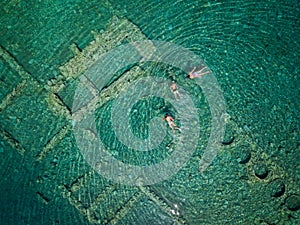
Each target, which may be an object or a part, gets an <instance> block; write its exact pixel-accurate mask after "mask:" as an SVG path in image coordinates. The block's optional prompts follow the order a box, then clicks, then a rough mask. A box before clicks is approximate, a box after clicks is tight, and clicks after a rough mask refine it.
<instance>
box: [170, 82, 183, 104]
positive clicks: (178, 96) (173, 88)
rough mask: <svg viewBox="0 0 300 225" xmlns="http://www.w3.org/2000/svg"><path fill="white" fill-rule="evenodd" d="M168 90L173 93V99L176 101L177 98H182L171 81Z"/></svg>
mask: <svg viewBox="0 0 300 225" xmlns="http://www.w3.org/2000/svg"><path fill="white" fill-rule="evenodd" d="M170 89H171V91H172V92H173V93H174V97H175V99H176V100H178V98H181V97H182V95H181V94H180V93H179V91H178V87H177V85H176V83H175V82H174V81H172V83H171V85H170Z"/></svg>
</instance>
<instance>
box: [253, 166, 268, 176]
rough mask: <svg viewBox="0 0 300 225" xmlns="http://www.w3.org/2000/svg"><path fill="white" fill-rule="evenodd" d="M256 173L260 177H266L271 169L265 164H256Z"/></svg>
mask: <svg viewBox="0 0 300 225" xmlns="http://www.w3.org/2000/svg"><path fill="white" fill-rule="evenodd" d="M254 173H255V176H257V177H258V178H260V179H265V178H266V177H267V176H268V173H269V170H268V167H267V166H266V165H265V164H257V165H255V166H254Z"/></svg>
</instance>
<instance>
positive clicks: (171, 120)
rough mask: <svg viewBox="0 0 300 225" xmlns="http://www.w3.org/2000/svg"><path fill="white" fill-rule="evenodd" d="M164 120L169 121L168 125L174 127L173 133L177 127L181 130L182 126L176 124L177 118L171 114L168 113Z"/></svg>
mask: <svg viewBox="0 0 300 225" xmlns="http://www.w3.org/2000/svg"><path fill="white" fill-rule="evenodd" d="M163 120H166V121H167V122H168V125H169V127H170V128H171V129H172V131H173V133H174V132H175V129H177V130H179V131H181V129H180V127H178V126H177V125H176V124H175V122H174V121H175V119H174V118H173V117H172V116H171V115H170V114H168V113H167V114H166V116H165V117H164V118H163Z"/></svg>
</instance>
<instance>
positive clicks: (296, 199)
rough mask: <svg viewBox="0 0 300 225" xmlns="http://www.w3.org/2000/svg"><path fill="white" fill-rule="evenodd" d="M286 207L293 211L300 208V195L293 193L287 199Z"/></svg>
mask: <svg viewBox="0 0 300 225" xmlns="http://www.w3.org/2000/svg"><path fill="white" fill-rule="evenodd" d="M285 205H286V207H287V208H288V209H289V210H291V211H297V210H299V209H300V196H298V195H291V196H288V197H287V198H286V199H285Z"/></svg>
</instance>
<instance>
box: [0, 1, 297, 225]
mask: <svg viewBox="0 0 300 225" xmlns="http://www.w3.org/2000/svg"><path fill="white" fill-rule="evenodd" d="M299 6H300V5H299V2H298V1H292V0H289V1H272V0H270V1H255V0H253V1H247V2H245V1H208V2H207V1H169V0H163V1H156V0H155V1H141V2H137V1H131V0H130V1H123V0H118V1H114V0H110V1H102V0H101V1H83V0H82V1H81V0H68V1H61V0H46V1H22V0H19V1H13V0H4V1H2V2H1V3H0V34H1V35H0V128H1V130H0V155H1V157H0V165H1V170H0V174H1V179H0V191H1V196H2V197H1V198H0V199H1V210H0V221H1V224H196V225H198V224H299V223H300V215H299V212H300V211H299V209H300V188H299V187H300V181H299V179H300V165H299V162H300V149H299V119H300V118H299V96H300V93H299V84H300V82H299V56H300V54H299V47H300V45H299V38H298V37H299V35H300V26H299V25H300V24H299V23H300V22H299V15H300V10H299V8H300V7H299ZM120 21H125V22H124V24H125V25H122V23H121V22H120ZM95 40H96V44H94V45H93V43H95ZM97 40H98V42H97ZM138 40H159V41H165V42H170V43H173V44H176V45H179V46H182V47H184V48H185V49H188V50H190V51H192V52H193V53H194V54H196V55H197V56H199V57H200V58H201V59H202V60H203V61H201V62H200V61H199V64H197V63H195V62H194V61H189V60H188V59H187V62H186V64H184V65H182V67H183V68H184V70H182V69H179V68H174V67H172V66H171V65H167V64H164V63H157V62H139V63H135V64H129V65H127V66H126V68H121V69H120V70H118V71H117V73H115V74H112V76H111V79H110V80H109V82H108V83H107V84H105V85H104V88H103V89H100V90H96V89H95V87H94V86H93V85H94V84H95V83H94V84H93V82H91V83H92V84H90V83H89V84H87V85H88V86H87V88H86V89H85V90H86V93H84V94H83V95H82V96H80V98H82V99H85V98H87V99H88V98H89V97H90V96H91V95H92V94H91V93H92V92H93V91H99V93H98V94H99V95H100V96H102V97H101V101H100V103H99V102H98V104H97V105H96V110H95V113H94V118H95V127H96V130H97V134H96V135H95V134H94V133H93V130H92V131H91V130H88V129H86V133H85V134H88V135H90V136H88V137H90V139H93V138H94V137H98V138H99V140H101V141H102V143H103V144H104V146H105V148H106V150H107V152H108V153H109V154H110V155H111V156H113V157H114V158H115V159H117V160H118V161H120V162H123V163H125V164H130V165H134V166H142V167H143V166H145V167H146V166H149V165H155V164H157V163H161V162H163V161H164V160H166V159H168V158H169V157H170V156H171V155H172V154H174V152H175V149H176V146H181V142H182V140H181V139H178V138H179V137H180V135H181V133H180V132H176V134H175V135H174V134H173V133H172V132H171V130H170V129H169V127H168V126H167V124H166V122H165V121H162V120H161V118H162V117H164V116H165V115H166V113H169V114H171V115H172V116H173V117H175V123H176V124H178V125H179V126H181V127H182V128H183V129H186V130H187V131H188V130H189V129H195V127H196V130H197V131H198V132H199V137H198V138H197V141H196V144H195V145H194V148H195V151H194V152H193V153H192V155H191V156H190V157H189V158H188V160H187V162H186V163H185V164H184V165H182V168H181V169H180V170H179V171H176V168H177V165H178V164H177V163H178V161H177V160H176V159H174V160H173V161H171V162H170V163H169V165H170V164H171V166H173V165H174V173H172V175H171V176H169V177H166V179H165V180H164V181H160V182H157V183H155V184H152V185H146V186H128V185H124V184H122V183H121V184H120V183H115V182H114V179H107V177H105V176H104V175H103V174H101V169H100V173H97V172H96V170H95V168H103V167H101V166H103V165H104V164H105V162H104V161H101V162H95V165H91V163H88V160H86V157H90V158H92V159H93V157H95V158H96V155H97V154H98V153H97V152H96V153H95V152H92V153H91V152H89V151H88V149H89V148H90V146H89V145H88V144H90V142H87V144H86V145H85V146H86V148H85V149H84V150H82V149H81V148H80V147H79V146H78V143H77V142H76V138H75V135H74V129H73V126H72V125H73V124H74V120H73V119H74V117H72V103H73V98H74V93H75V90H76V88H77V85H78V84H79V83H80V82H81V80H80V75H81V74H82V73H84V71H86V70H87V68H89V67H90V66H91V65H90V64H88V65H87V66H86V67H85V68H83V69H81V66H84V65H85V64H84V63H85V62H86V61H84V60H87V61H88V60H90V61H88V62H94V61H95V55H96V52H97V51H98V52H101V53H105V52H109V51H110V50H111V49H113V48H115V47H117V46H120V45H122V44H126V43H130V42H132V41H138ZM93 41H94V42H93ZM90 46H96V47H97V49H95V48H94V49H92V48H91V47H90ZM149 49H150V50H151V48H149ZM149 49H146V50H144V49H142V50H141V49H139V48H138V47H136V48H135V51H137V52H138V53H139V54H141V55H142V54H143V53H149V52H151V51H150V50H149ZM130 53H131V52H129V53H128V54H129V55H130ZM126 54H127V53H124V55H126ZM134 54H136V52H135V53H134ZM82 55H84V56H85V57H86V58H85V59H82V58H80V57H81V56H82ZM76 57H77V58H80V60H78V61H76V60H75V61H72V59H74V58H76ZM93 57H94V58H93ZM170 57H172V55H171V56H170ZM178 60H179V59H178ZM180 60H182V59H180ZM68 63H69V64H68ZM203 63H205V64H206V65H207V66H208V68H209V69H210V70H211V71H212V75H213V76H214V77H215V78H216V80H217V82H218V85H219V86H220V93H221V94H222V95H223V96H224V100H225V105H226V113H225V110H224V111H222V115H220V116H223V117H226V130H225V135H224V139H223V140H219V144H220V143H223V144H220V150H218V152H217V153H218V154H217V157H216V158H215V159H214V160H213V161H212V163H211V165H209V167H208V168H207V169H206V170H205V171H204V172H203V173H200V172H199V162H200V160H201V158H202V156H203V154H204V152H205V151H206V147H207V146H208V144H209V138H210V132H211V130H212V128H211V123H212V114H211V108H210V106H211V105H210V103H209V100H208V96H207V95H206V93H205V92H204V91H203V88H201V87H199V85H197V84H198V83H197V79H194V80H189V79H185V76H186V73H185V72H186V71H190V70H191V69H192V68H193V66H197V67H199V68H201V67H202V66H203ZM120 64H121V62H120ZM68 65H70V67H68ZM117 66H118V64H117V63H116V64H114V63H111V64H110V63H108V64H107V65H105V68H107V70H108V71H109V70H110V69H111V70H113V69H114V67H117ZM64 68H71V69H69V70H68V72H65V71H66V70H64ZM74 71H75V72H74ZM78 71H79V72H78ZM136 71H137V72H136ZM149 75H150V76H152V77H154V78H155V79H156V80H157V81H159V79H158V78H164V79H166V81H167V82H171V80H174V81H175V82H176V83H177V85H178V86H179V87H180V89H179V90H183V89H184V90H185V91H187V92H188V95H189V97H190V98H191V100H192V102H193V103H194V105H195V112H196V117H197V119H198V120H199V124H200V125H199V126H198V125H194V124H196V123H194V121H189V122H188V124H190V127H188V126H185V125H184V124H185V123H184V118H183V117H181V116H182V115H181V114H180V112H179V111H180V110H178V108H177V109H176V107H175V106H174V105H172V102H170V101H167V100H166V99H164V98H160V97H155V96H147V95H145V96H146V97H145V96H142V95H141V100H140V101H138V102H137V103H136V104H135V105H134V107H133V108H131V109H128V110H129V111H128V112H129V113H128V115H129V118H128V121H129V123H128V124H129V125H128V127H125V128H126V129H125V130H126V132H123V136H124V137H126V136H127V135H128V132H132V134H133V135H134V136H135V137H137V138H140V139H141V140H147V138H151V137H152V135H153V134H151V131H150V127H151V125H150V121H151V120H152V119H153V118H155V117H158V118H159V119H160V122H159V123H158V122H157V123H156V125H157V124H160V125H162V127H163V129H164V130H165V131H166V135H165V136H164V137H163V139H162V142H161V143H160V144H159V145H158V146H157V147H156V148H154V149H152V150H149V151H136V150H135V149H133V148H130V147H128V146H126V144H124V143H122V141H120V140H119V137H118V136H117V134H116V131H115V130H114V129H115V127H114V125H113V122H112V118H111V115H112V105H113V102H114V100H115V98H116V97H117V96H118V94H119V92H120V90H123V89H126V87H132V86H130V84H132V83H134V81H135V80H137V79H138V78H145V77H147V76H149ZM100 77H101V74H100ZM198 79H199V78H198ZM203 80H204V81H205V77H203ZM159 85H160V84H159V82H158V83H155V84H154V83H153V85H152V86H150V87H148V86H147V87H146V86H145V88H148V89H149V90H150V89H153V90H156V89H155V88H157V87H158V86H159ZM91 90H92V91H91ZM165 93H169V95H170V96H171V98H172V97H173V96H172V94H173V93H172V92H171V91H170V89H169V88H168V87H167V88H166V89H165ZM132 98H133V97H132ZM127 100H128V102H129V101H130V100H131V98H128V99H126V100H125V102H124V105H125V104H126V103H127ZM121 104H123V103H121ZM189 110H191V108H186V111H189ZM223 113H224V114H223ZM74 114H76V113H74ZM76 115H77V114H76ZM78 115H79V116H78V117H80V116H82V117H84V116H85V115H86V114H85V113H82V114H80V112H79V113H78ZM122 116H125V115H124V114H121V115H120V117H122ZM88 125H89V124H88ZM117 125H118V126H120V127H122V126H126V125H124V124H117ZM157 126H158V125H157ZM187 131H185V130H184V132H183V134H185V133H188V132H187ZM93 135H95V136H93ZM189 135H191V136H189ZM193 136H194V133H188V137H193ZM187 141H188V140H185V142H187ZM141 148H143V146H141ZM188 150H189V149H183V153H184V151H187V152H188ZM85 152H87V153H89V154H90V155H89V156H87V155H85ZM93 154H96V155H93ZM92 161H93V160H92ZM113 170H115V171H118V170H119V168H116V167H114V168H113ZM170 172H172V169H170ZM116 173H117V172H116ZM152 176H153V177H152V178H156V177H160V176H164V170H159V169H158V170H157V171H156V173H154V174H152ZM129 178H130V177H128V179H129Z"/></svg>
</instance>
